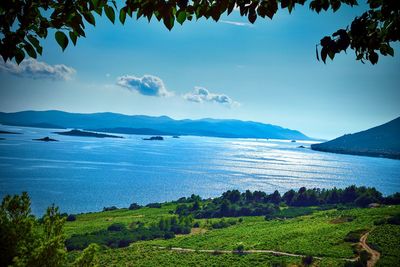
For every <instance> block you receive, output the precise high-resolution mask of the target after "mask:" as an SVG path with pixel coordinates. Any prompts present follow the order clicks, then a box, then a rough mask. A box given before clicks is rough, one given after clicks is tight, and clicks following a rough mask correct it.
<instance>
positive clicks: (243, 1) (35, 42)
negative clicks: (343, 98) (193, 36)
mask: <svg viewBox="0 0 400 267" xmlns="http://www.w3.org/2000/svg"><path fill="white" fill-rule="evenodd" d="M109 2H110V3H111V4H109ZM306 2H307V0H218V1H217V0H192V1H189V0H168V1H167V0H127V1H126V2H125V5H124V6H123V7H122V8H120V9H118V8H117V4H116V1H115V0H111V1H107V0H91V1H82V0H67V1H56V0H51V1H43V0H40V1H14V0H2V1H0V27H1V40H0V54H1V56H2V57H3V59H4V61H7V60H8V59H10V60H11V59H14V58H15V60H16V62H17V63H20V62H21V61H22V60H23V59H24V58H25V54H27V55H28V56H29V57H32V58H36V56H37V54H42V51H43V48H42V46H41V44H40V40H41V39H44V38H46V37H47V35H48V33H49V31H50V30H54V31H55V39H56V41H57V42H58V44H59V45H60V46H61V48H62V50H65V48H66V47H67V46H68V44H69V41H71V42H72V43H73V44H74V45H76V43H77V40H78V38H79V37H85V21H86V22H87V23H89V24H92V25H96V20H95V15H96V14H98V15H100V16H101V15H102V14H103V11H104V13H105V15H106V16H107V17H108V19H109V20H110V21H111V22H112V23H114V22H115V17H116V13H117V14H118V16H119V20H120V22H121V23H122V24H124V23H125V20H126V16H127V15H128V16H129V17H132V18H133V17H136V19H141V18H145V19H147V20H149V21H150V20H151V19H152V18H153V17H154V18H156V19H157V20H158V21H162V22H163V23H164V25H165V27H167V28H168V29H169V30H171V29H172V28H173V27H174V24H175V21H176V22H178V23H179V24H183V23H184V22H185V21H191V20H193V19H194V18H195V19H196V20H197V19H200V18H205V19H213V20H215V21H218V20H219V19H220V17H221V15H223V14H225V13H226V14H227V15H229V14H231V13H232V11H233V10H234V9H235V8H237V9H238V10H239V12H240V15H241V16H246V17H247V19H248V20H249V22H250V23H254V22H255V21H256V20H257V18H258V17H261V18H269V19H272V18H273V17H274V15H275V14H276V13H277V11H278V9H279V8H281V9H287V10H288V11H289V13H291V12H292V11H293V9H294V8H295V6H296V5H304V4H305V3H306ZM308 2H309V7H310V9H311V10H313V11H315V12H317V13H320V12H321V11H323V10H324V11H327V10H328V9H332V10H333V11H337V10H338V9H340V7H341V6H342V4H345V5H349V6H354V5H357V4H358V3H357V0H310V1H308ZM367 2H368V5H369V10H368V11H366V12H365V13H363V14H361V15H360V16H358V17H356V18H355V19H354V20H353V21H352V22H351V23H350V25H349V26H348V27H347V28H345V29H339V30H338V31H336V32H335V33H333V34H332V36H326V37H324V38H322V39H321V41H320V43H319V44H318V45H317V51H316V52H317V59H319V58H320V57H321V59H322V61H324V62H326V58H327V57H328V56H329V57H330V58H331V59H334V57H335V55H336V54H338V53H341V52H342V51H346V50H347V49H348V48H350V49H352V50H354V51H355V54H356V59H357V60H360V61H362V62H364V61H365V60H369V61H370V62H371V63H372V64H376V63H377V62H378V59H379V55H378V53H380V54H381V55H384V56H387V55H391V56H393V55H394V50H393V48H392V47H391V43H392V42H398V41H399V38H400V30H399V25H400V3H399V1H398V0H368V1H367ZM67 34H68V36H67ZM319 47H320V48H321V49H320V51H319V50H318V48H319Z"/></svg>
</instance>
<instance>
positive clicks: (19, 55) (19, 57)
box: [15, 48, 25, 65]
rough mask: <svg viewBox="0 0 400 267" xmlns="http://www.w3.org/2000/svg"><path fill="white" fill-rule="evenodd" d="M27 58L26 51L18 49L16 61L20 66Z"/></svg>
mask: <svg viewBox="0 0 400 267" xmlns="http://www.w3.org/2000/svg"><path fill="white" fill-rule="evenodd" d="M24 58H25V53H24V51H22V49H20V48H18V49H17V51H16V53H15V61H16V62H17V64H18V65H19V63H21V62H22V60H24Z"/></svg>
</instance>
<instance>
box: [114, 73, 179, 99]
mask: <svg viewBox="0 0 400 267" xmlns="http://www.w3.org/2000/svg"><path fill="white" fill-rule="evenodd" d="M117 85H119V86H121V87H124V88H127V89H129V90H132V91H136V92H138V93H139V94H142V95H146V96H159V97H166V96H171V95H172V92H170V91H168V90H167V88H165V85H164V82H163V81H162V80H161V79H160V78H159V77H156V76H152V75H143V77H140V78H139V77H136V76H133V75H125V76H121V77H118V79H117Z"/></svg>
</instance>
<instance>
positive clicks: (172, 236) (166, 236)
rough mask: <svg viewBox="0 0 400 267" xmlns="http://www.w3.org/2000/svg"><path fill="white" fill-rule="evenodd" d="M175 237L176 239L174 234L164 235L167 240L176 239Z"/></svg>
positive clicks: (167, 233)
mask: <svg viewBox="0 0 400 267" xmlns="http://www.w3.org/2000/svg"><path fill="white" fill-rule="evenodd" d="M174 237H175V234H174V232H166V233H165V234H164V238H165V239H171V238H174Z"/></svg>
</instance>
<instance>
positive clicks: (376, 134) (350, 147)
mask: <svg viewBox="0 0 400 267" xmlns="http://www.w3.org/2000/svg"><path fill="white" fill-rule="evenodd" d="M311 149H313V150H318V151H325V152H333V153H341V154H353V155H363V156H373V157H387V158H394V159H400V117H398V118H397V119H394V120H392V121H389V122H387V123H385V124H382V125H380V126H377V127H374V128H371V129H368V130H366V131H362V132H358V133H355V134H346V135H343V136H341V137H339V138H336V139H334V140H331V141H328V142H325V143H321V144H313V145H311Z"/></svg>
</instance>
